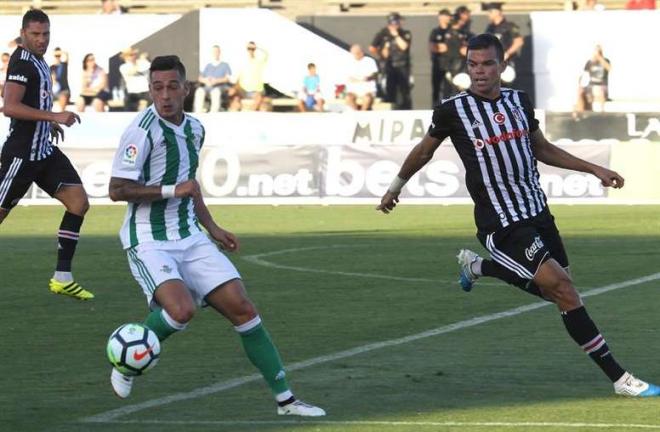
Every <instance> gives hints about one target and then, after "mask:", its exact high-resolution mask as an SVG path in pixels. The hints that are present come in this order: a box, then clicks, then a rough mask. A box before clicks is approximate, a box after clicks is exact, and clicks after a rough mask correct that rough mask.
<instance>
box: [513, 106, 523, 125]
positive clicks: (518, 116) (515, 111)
mask: <svg viewBox="0 0 660 432" xmlns="http://www.w3.org/2000/svg"><path fill="white" fill-rule="evenodd" d="M513 116H514V117H515V118H516V120H518V121H519V122H521V121H523V116H522V114H521V113H520V109H518V108H514V109H513Z"/></svg>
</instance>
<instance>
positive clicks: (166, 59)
mask: <svg viewBox="0 0 660 432" xmlns="http://www.w3.org/2000/svg"><path fill="white" fill-rule="evenodd" d="M169 70H175V71H177V72H178V73H179V76H180V77H181V79H182V80H183V81H185V80H186V67H185V66H184V65H183V63H181V59H180V58H179V56H176V55H164V56H158V57H156V58H155V59H153V61H152V62H151V67H150V68H149V79H151V74H152V73H154V72H156V71H169Z"/></svg>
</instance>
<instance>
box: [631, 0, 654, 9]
mask: <svg viewBox="0 0 660 432" xmlns="http://www.w3.org/2000/svg"><path fill="white" fill-rule="evenodd" d="M626 9H629V10H636V9H655V0H628V2H627V3H626Z"/></svg>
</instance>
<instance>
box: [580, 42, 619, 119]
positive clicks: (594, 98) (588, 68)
mask: <svg viewBox="0 0 660 432" xmlns="http://www.w3.org/2000/svg"><path fill="white" fill-rule="evenodd" d="M611 69H612V64H611V63H610V60H609V59H608V58H606V57H605V56H604V55H603V48H602V47H601V46H600V45H596V47H595V49H594V52H593V54H592V55H591V58H590V59H589V60H587V62H586V63H585V65H584V70H583V72H582V75H581V76H580V84H579V87H578V99H577V104H576V106H575V113H574V116H576V115H577V114H580V113H582V112H584V111H585V110H591V111H596V112H602V111H603V109H604V107H605V101H606V100H607V99H608V97H609V89H608V85H609V82H608V79H609V74H610V70H611Z"/></svg>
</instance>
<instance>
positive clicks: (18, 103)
mask: <svg viewBox="0 0 660 432" xmlns="http://www.w3.org/2000/svg"><path fill="white" fill-rule="evenodd" d="M4 95H5V108H4V114H5V116H6V117H11V118H15V119H18V120H29V121H49V122H55V123H61V124H65V125H67V126H71V125H73V124H74V123H75V122H76V121H77V122H78V123H80V117H78V114H76V113H72V112H69V111H63V112H60V113H54V112H50V111H44V110H39V109H36V108H32V107H30V106H27V105H25V104H24V103H23V102H22V101H23V96H24V95H25V86H24V85H22V84H18V83H16V82H13V81H7V82H6V83H5V87H4Z"/></svg>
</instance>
